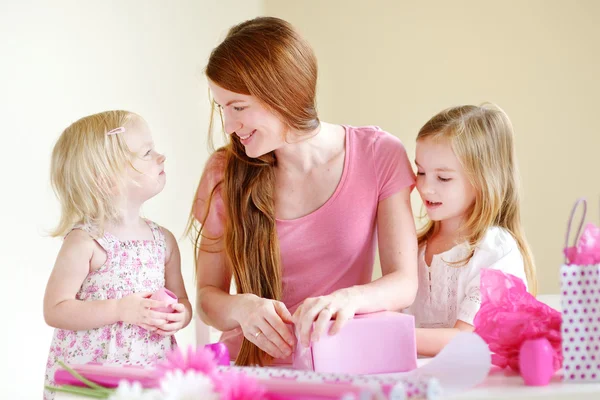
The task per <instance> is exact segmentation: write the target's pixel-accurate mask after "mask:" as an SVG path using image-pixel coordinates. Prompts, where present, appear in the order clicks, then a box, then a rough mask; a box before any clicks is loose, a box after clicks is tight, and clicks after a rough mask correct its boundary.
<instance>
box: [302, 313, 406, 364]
mask: <svg viewBox="0 0 600 400" xmlns="http://www.w3.org/2000/svg"><path fill="white" fill-rule="evenodd" d="M333 322H334V321H331V322H330V323H329V324H328V326H327V328H326V329H327V331H328V330H329V328H331V325H332V324H333ZM293 367H294V368H296V369H305V370H310V371H315V372H327V373H339V374H383V373H394V372H405V371H411V370H413V369H415V368H417V346H416V338H415V319H414V317H413V316H412V315H407V314H402V313H398V312H391V311H384V312H377V313H370V314H361V315H356V316H355V317H354V318H353V319H351V320H350V321H348V322H347V323H346V325H345V326H344V327H343V328H342V330H341V331H340V332H339V333H337V334H336V335H333V336H329V335H327V334H325V335H323V336H322V337H321V338H320V339H319V340H318V341H317V342H315V343H312V345H311V346H310V347H309V348H305V347H303V346H302V345H301V344H300V343H298V344H297V345H296V351H295V353H294V360H293Z"/></svg>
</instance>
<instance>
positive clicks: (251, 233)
mask: <svg viewBox="0 0 600 400" xmlns="http://www.w3.org/2000/svg"><path fill="white" fill-rule="evenodd" d="M206 76H207V78H208V79H210V80H211V81H212V82H213V83H215V84H216V85H218V86H220V87H222V88H224V89H226V90H229V91H231V92H234V93H240V94H245V95H251V96H254V97H256V98H257V99H258V100H259V101H261V102H262V103H263V105H264V106H265V107H266V108H267V109H268V110H269V111H271V112H272V113H273V114H274V115H276V116H277V117H278V118H279V119H280V120H281V121H283V122H284V124H285V125H286V127H287V129H293V130H294V131H297V132H307V133H308V132H312V131H314V130H315V129H316V128H317V127H318V126H319V119H318V117H317V110H316V104H315V97H316V83H317V61H316V58H315V55H314V53H313V50H312V48H311V47H310V46H309V44H308V43H307V42H306V41H305V40H304V39H303V38H302V37H301V36H300V35H299V34H298V33H297V32H296V31H295V30H294V28H293V27H292V26H291V25H290V24H289V23H288V22H286V21H284V20H281V19H279V18H273V17H259V18H255V19H252V20H249V21H245V22H242V23H240V24H238V25H236V26H234V27H232V28H231V29H230V30H229V32H228V34H227V36H226V38H225V39H224V40H223V42H222V43H221V44H220V45H218V46H217V47H216V48H215V49H214V50H213V51H212V53H211V55H210V58H209V60H208V65H207V66H206ZM214 110H215V107H213V108H212V112H211V118H210V126H209V144H210V145H211V147H212V143H213V141H212V132H213V120H214ZM222 123H223V115H222V114H221V124H222ZM228 140H229V143H228V144H227V145H226V146H224V147H222V148H220V149H218V150H217V153H219V154H218V156H220V157H222V158H223V159H224V161H225V162H224V164H225V167H224V177H223V180H222V181H221V182H219V183H217V185H216V186H215V187H214V188H213V189H212V192H211V195H210V198H209V201H208V202H207V203H208V204H207V208H206V210H208V209H209V207H210V202H211V201H212V198H213V195H214V193H215V190H216V188H217V187H219V186H220V187H221V188H220V189H221V193H222V196H223V202H224V204H225V209H226V213H225V214H226V216H225V218H226V223H225V233H224V246H220V247H222V249H223V250H216V251H224V252H225V258H226V262H227V265H228V267H229V268H230V269H231V271H232V274H233V277H234V279H235V284H236V287H237V292H238V293H252V294H255V295H257V296H259V297H263V298H267V299H274V300H281V298H282V291H283V288H282V270H281V259H280V254H279V241H278V238H277V231H276V219H275V200H274V188H275V171H274V167H275V166H276V164H277V160H276V157H275V154H274V153H273V152H271V153H268V154H265V155H263V156H261V157H258V158H250V157H248V156H247V155H246V153H245V150H244V146H243V145H242V144H241V142H240V140H239V138H238V137H237V136H236V135H229V139H228ZM215 156H217V154H215ZM203 215H204V216H205V217H204V220H203V221H196V220H195V217H194V209H193V208H192V213H191V215H190V223H189V224H188V234H190V235H191V236H192V239H193V242H194V248H195V254H196V259H197V255H198V252H199V251H211V250H210V249H204V248H201V246H200V240H201V237H202V236H203V234H202V225H204V222H205V221H206V218H207V216H208V212H207V213H205V214H203ZM198 222H200V227H197V225H196V224H197V223H198ZM194 228H196V229H194ZM213 239H214V238H213ZM200 267H201V266H200V265H197V266H196V268H197V269H198V268H200ZM271 362H272V358H271V357H269V356H268V354H266V353H265V352H263V351H262V350H260V349H259V348H258V347H257V346H256V345H254V344H253V343H251V342H250V341H248V340H247V339H245V338H244V340H243V343H242V347H241V349H240V352H239V354H238V356H237V359H236V364H237V365H256V364H258V365H261V366H262V365H265V364H270V363H271Z"/></svg>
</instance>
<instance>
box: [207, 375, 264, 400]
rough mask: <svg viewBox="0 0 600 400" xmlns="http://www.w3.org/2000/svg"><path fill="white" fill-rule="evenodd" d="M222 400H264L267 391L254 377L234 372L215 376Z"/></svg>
mask: <svg viewBox="0 0 600 400" xmlns="http://www.w3.org/2000/svg"><path fill="white" fill-rule="evenodd" d="M213 382H214V384H215V390H216V391H217V392H218V393H219V394H220V395H221V397H220V398H221V400H263V399H264V398H265V392H266V389H265V387H264V386H263V385H261V384H259V383H258V381H257V380H256V379H254V378H252V377H249V376H247V375H245V374H243V373H238V372H234V371H230V372H221V373H219V374H214V375H213Z"/></svg>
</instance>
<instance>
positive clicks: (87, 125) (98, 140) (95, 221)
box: [50, 110, 138, 236]
mask: <svg viewBox="0 0 600 400" xmlns="http://www.w3.org/2000/svg"><path fill="white" fill-rule="evenodd" d="M137 117H138V116H137V114H134V113H131V112H129V111H121V110H116V111H106V112H102V113H99V114H94V115H89V116H87V117H83V118H81V119H79V120H77V121H75V122H74V123H73V124H71V125H70V126H69V127H68V128H67V129H65V130H64V131H63V132H62V134H61V135H60V137H59V138H58V141H57V142H56V145H55V146H54V150H53V151H52V158H51V165H50V181H51V183H52V188H53V189H54V193H55V194H56V196H57V197H58V200H59V202H60V206H61V213H60V222H59V223H58V226H57V227H56V228H55V229H54V230H53V231H52V232H51V235H52V236H64V235H65V234H66V233H68V232H69V231H70V230H71V229H72V227H73V226H74V225H76V224H86V225H90V226H91V227H92V228H93V230H94V231H95V232H94V233H95V234H96V235H101V234H102V233H103V229H104V226H105V224H106V223H107V222H109V221H116V220H118V218H119V211H118V209H117V207H116V204H115V202H114V199H115V196H118V195H119V194H120V193H122V189H123V187H124V183H125V177H126V174H127V172H126V170H127V165H130V164H131V160H132V157H133V156H134V155H133V154H132V153H131V152H130V151H129V149H128V147H127V145H126V143H125V140H124V138H123V137H122V135H120V134H114V135H107V132H109V131H111V130H113V129H115V128H119V127H125V126H128V125H129V124H130V122H131V121H132V120H133V119H134V118H137Z"/></svg>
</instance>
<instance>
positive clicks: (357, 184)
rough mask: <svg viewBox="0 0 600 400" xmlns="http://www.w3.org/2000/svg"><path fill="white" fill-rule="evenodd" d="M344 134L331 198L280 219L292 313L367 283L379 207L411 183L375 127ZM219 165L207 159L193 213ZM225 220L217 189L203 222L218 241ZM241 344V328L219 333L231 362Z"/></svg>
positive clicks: (396, 152)
mask: <svg viewBox="0 0 600 400" xmlns="http://www.w3.org/2000/svg"><path fill="white" fill-rule="evenodd" d="M345 130H346V143H345V147H346V154H345V158H344V170H343V173H342V177H341V179H340V182H339V184H338V186H337V188H336V190H335V192H334V193H333V195H332V196H331V197H330V198H329V200H327V202H326V203H325V204H323V205H322V206H321V207H320V208H319V209H317V210H315V211H314V212H312V213H310V214H308V215H306V216H303V217H300V218H297V219H293V220H277V234H278V237H279V247H280V251H281V262H282V270H283V299H282V301H283V302H284V303H285V305H286V306H287V308H288V309H289V310H290V312H291V313H293V312H294V310H295V309H296V308H297V307H298V306H299V305H300V304H301V303H302V302H303V301H304V300H305V299H306V298H308V297H316V296H322V295H327V294H330V293H332V292H334V291H336V290H338V289H342V288H346V287H350V286H353V285H362V284H366V283H368V282H370V281H371V275H372V273H373V263H374V259H375V246H376V242H377V234H376V226H377V206H378V203H379V202H380V201H382V200H384V199H386V198H388V197H390V196H391V195H393V194H395V193H397V192H399V191H400V190H401V189H403V188H405V187H409V186H413V185H414V182H415V177H414V173H413V171H412V168H411V165H410V162H409V160H408V157H407V155H406V150H405V149H404V146H403V145H402V143H401V142H400V139H398V138H397V137H395V136H393V135H391V134H389V133H387V132H384V131H382V130H381V129H379V128H378V127H372V126H366V127H351V126H345ZM223 161H224V157H222V156H213V157H211V159H210V160H209V162H208V164H207V167H206V169H205V172H204V175H203V177H202V179H201V182H200V187H199V188H198V195H197V199H196V201H197V203H196V207H197V208H196V209H198V210H204V206H203V205H204V204H206V203H205V201H206V199H208V196H209V194H210V191H211V190H212V188H213V187H214V186H215V185H216V184H217V183H218V182H219V181H220V180H221V179H222V177H223ZM198 206H200V207H198ZM200 216H202V214H200V213H197V217H200ZM224 216H225V207H224V204H223V200H222V198H221V195H220V192H219V188H217V190H215V193H214V196H213V200H212V202H211V209H210V211H209V215H208V218H207V221H206V223H205V229H206V230H207V232H210V234H213V235H215V234H216V235H220V234H222V233H223V230H224ZM200 220H201V219H200ZM207 267H209V266H207ZM241 339H242V337H241V330H239V329H238V330H235V331H232V332H229V333H225V334H224V336H223V338H222V340H224V341H225V342H226V343H227V344H228V347H229V350H230V353H231V355H232V357H235V355H236V354H237V351H238V349H239V345H240V343H241Z"/></svg>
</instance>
